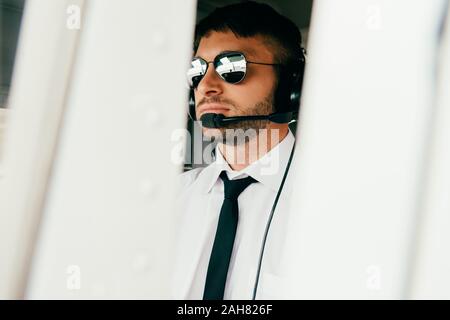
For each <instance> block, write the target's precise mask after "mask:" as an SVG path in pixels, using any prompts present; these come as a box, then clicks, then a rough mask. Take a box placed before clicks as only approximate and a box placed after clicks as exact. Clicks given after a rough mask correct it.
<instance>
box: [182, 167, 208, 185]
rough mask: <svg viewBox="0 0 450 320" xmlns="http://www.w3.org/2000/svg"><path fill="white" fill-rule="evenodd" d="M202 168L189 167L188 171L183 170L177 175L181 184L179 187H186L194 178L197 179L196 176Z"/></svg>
mask: <svg viewBox="0 0 450 320" xmlns="http://www.w3.org/2000/svg"><path fill="white" fill-rule="evenodd" d="M203 169H205V168H195V169H191V170H189V171H186V172H183V173H181V174H180V175H179V176H178V180H179V184H180V186H181V188H183V189H184V188H188V187H189V186H191V185H192V184H193V183H194V182H195V180H197V178H198V176H199V175H200V173H201V172H202V171H203Z"/></svg>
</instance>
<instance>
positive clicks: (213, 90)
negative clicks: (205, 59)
mask: <svg viewBox="0 0 450 320" xmlns="http://www.w3.org/2000/svg"><path fill="white" fill-rule="evenodd" d="M222 92H223V80H222V79H221V78H220V77H219V75H218V74H217V73H216V72H215V70H214V66H213V65H212V63H209V66H208V70H206V74H205V75H204V76H203V78H202V80H201V81H200V83H199V84H198V86H197V93H198V94H199V95H200V97H199V98H202V97H211V96H215V95H220V94H222ZM195 100H196V101H199V99H197V98H196V99H195Z"/></svg>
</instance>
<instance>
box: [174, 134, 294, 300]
mask: <svg viewBox="0 0 450 320" xmlns="http://www.w3.org/2000/svg"><path fill="white" fill-rule="evenodd" d="M294 141H295V137H294V135H293V134H292V132H291V131H289V133H288V134H287V136H286V137H285V138H284V139H283V140H282V141H281V142H280V143H279V144H278V145H276V146H275V147H274V148H272V150H270V151H269V152H268V153H267V154H265V155H264V156H263V157H261V158H260V159H258V160H257V161H254V162H253V163H251V164H250V165H249V166H247V167H246V168H245V169H243V170H241V171H233V170H232V169H231V168H230V166H229V165H228V164H227V162H226V161H225V160H224V158H223V156H222V154H221V152H220V150H219V149H218V148H217V147H216V159H215V161H214V162H213V163H212V164H210V165H209V166H207V167H205V168H197V169H193V170H190V171H188V172H185V173H183V174H181V176H180V177H181V188H182V189H181V194H180V197H179V199H178V200H179V202H178V205H179V206H180V207H179V208H180V212H179V213H180V216H179V218H178V219H179V220H178V221H179V227H180V228H179V230H178V242H177V261H176V263H175V276H174V279H173V280H174V283H173V289H174V298H177V299H202V297H203V290H204V286H205V281H206V274H207V269H208V264H209V258H210V255H211V251H212V246H213V243H214V237H215V233H216V229H217V224H218V219H219V213H220V209H221V207H222V202H223V198H224V185H223V181H222V180H221V179H220V177H219V175H220V173H221V172H222V171H226V172H227V175H228V177H229V179H238V178H244V177H246V176H248V175H250V176H251V177H253V178H254V179H255V180H256V181H257V182H255V183H252V184H250V185H249V186H248V187H247V188H246V189H245V190H244V191H243V192H242V193H241V194H240V196H239V198H238V206H239V222H238V227H237V230H236V237H235V242H234V247H233V252H232V256H231V259H230V265H229V269H228V276H227V282H226V286H225V292H224V299H251V298H252V295H253V288H254V283H255V277H256V270H257V266H258V262H259V256H260V251H261V246H262V242H263V236H264V232H265V229H266V225H267V222H268V218H269V215H270V211H271V209H272V205H273V203H274V200H275V197H276V194H277V192H278V189H279V187H280V184H281V181H282V179H283V175H284V172H285V169H286V165H287V163H288V160H289V157H290V154H291V151H292V148H293V145H294ZM291 171H292V168H291V170H290V171H289V175H288V178H287V179H286V182H285V185H284V187H283V192H282V194H281V196H280V199H279V201H278V204H277V208H276V210H275V214H274V217H273V220H272V223H271V227H270V230H269V235H268V239H267V243H266V248H265V253H264V260H263V266H262V269H261V270H262V272H261V277H260V284H259V285H258V295H257V298H273V294H275V293H274V292H270V291H271V287H273V285H274V283H273V282H277V275H276V274H275V273H276V272H277V269H278V264H279V263H281V258H280V257H281V253H282V249H283V240H284V237H283V235H285V233H286V232H285V231H286V227H287V223H288V222H287V217H286V216H285V215H286V214H287V211H288V210H287V208H288V207H287V204H288V200H289V194H290V193H291V186H290V183H289V180H290V181H292V177H291V176H292V172H291ZM275 285H276V283H275ZM261 287H265V288H261ZM264 289H266V290H264ZM272 289H273V288H272ZM267 291H269V292H267ZM272 291H273V290H272ZM264 292H266V293H268V294H264Z"/></svg>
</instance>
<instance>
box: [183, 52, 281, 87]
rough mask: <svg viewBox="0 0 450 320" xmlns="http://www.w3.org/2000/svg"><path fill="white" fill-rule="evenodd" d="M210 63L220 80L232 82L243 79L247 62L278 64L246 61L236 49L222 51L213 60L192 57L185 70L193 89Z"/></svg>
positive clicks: (274, 64) (268, 64)
mask: <svg viewBox="0 0 450 320" xmlns="http://www.w3.org/2000/svg"><path fill="white" fill-rule="evenodd" d="M210 63H212V64H213V65H214V70H215V71H216V73H217V74H218V75H219V77H220V78H221V79H222V80H224V81H226V82H227V83H232V84H236V83H239V82H241V81H242V80H244V78H245V75H246V73H247V64H248V63H252V64H261V65H267V66H276V65H279V64H278V63H263V62H254V61H248V60H247V59H246V58H245V56H244V54H243V53H242V52H237V51H226V52H222V53H220V54H219V55H217V56H216V57H215V58H214V61H205V60H204V59H202V58H200V57H194V58H193V59H192V61H191V67H190V68H189V70H188V72H187V80H188V84H189V87H191V88H193V89H195V88H197V86H198V84H199V83H200V81H201V80H202V79H203V77H204V76H205V74H206V72H207V71H208V66H209V64H210Z"/></svg>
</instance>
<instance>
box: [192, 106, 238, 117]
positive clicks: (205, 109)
mask: <svg viewBox="0 0 450 320" xmlns="http://www.w3.org/2000/svg"><path fill="white" fill-rule="evenodd" d="M229 110H230V109H228V108H225V107H224V106H222V105H219V104H208V105H203V106H202V107H200V108H199V109H198V111H199V114H200V115H203V114H205V113H224V112H227V111H229Z"/></svg>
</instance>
